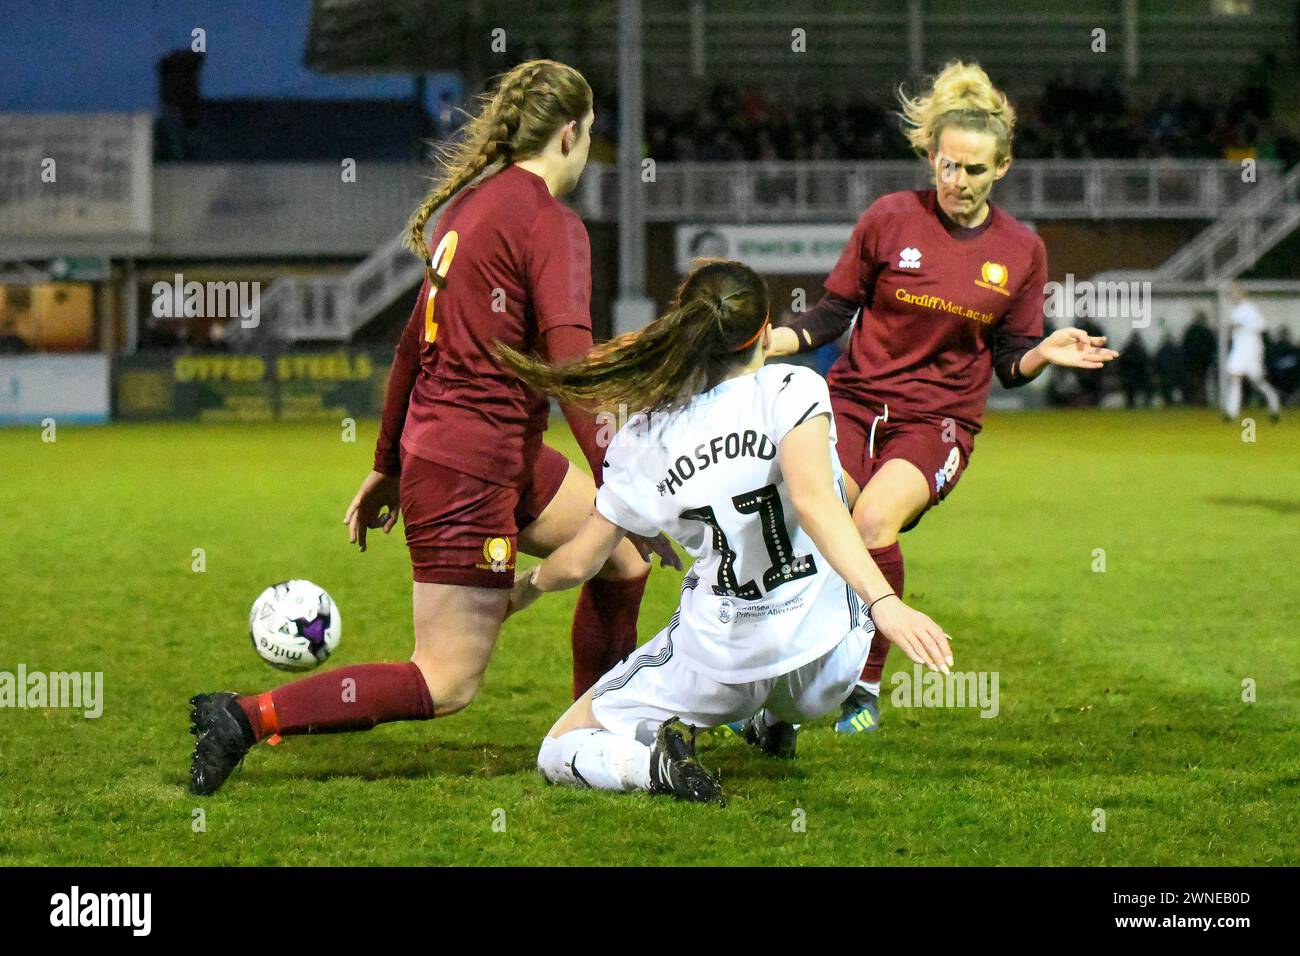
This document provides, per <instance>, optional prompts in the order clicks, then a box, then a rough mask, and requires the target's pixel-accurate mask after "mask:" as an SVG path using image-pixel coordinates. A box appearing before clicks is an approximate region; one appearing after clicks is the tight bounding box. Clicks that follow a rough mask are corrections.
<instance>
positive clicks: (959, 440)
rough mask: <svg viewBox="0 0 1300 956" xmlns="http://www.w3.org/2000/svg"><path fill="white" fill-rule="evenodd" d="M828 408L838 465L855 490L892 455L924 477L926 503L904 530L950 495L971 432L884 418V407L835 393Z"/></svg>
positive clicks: (967, 453)
mask: <svg viewBox="0 0 1300 956" xmlns="http://www.w3.org/2000/svg"><path fill="white" fill-rule="evenodd" d="M831 409H832V410H833V411H834V412H835V433H836V436H837V439H838V440H837V443H836V449H837V451H838V452H839V456H840V467H842V468H843V469H844V470H845V471H846V472H847V473H848V474H849V476H850V477H852V479H853V480H854V481H856V482H857V483H858V487H859V488H866V487H867V482H868V481H870V480H871V476H872V475H874V474H875V473H876V472H877V471H879V470H880V467H881V466H882V465H884V463H885V462H887V461H889V460H891V459H893V458H901V459H902V460H903V461H906V462H910V463H911V464H913V465H915V466H916V468H917V469H918V470H920V472H921V474H923V475H924V476H925V481H926V485H927V486H928V487H929V489H930V503H929V504H928V505H926V507H925V510H924V511H922V512H921V514H919V515H917V516H916V517H915V518H914V519H913V520H912V521H911V522H910V523H909V524H908V525H907V526H906V527H904V528H903V529H902V530H903V531H910V530H912V529H913V528H915V527H916V526H917V524H918V523H919V522H920V520H921V517H922V516H923V515H924V514H925V512H926V511H929V510H930V509H931V508H933V507H935V506H936V505H938V504H939V502H941V501H943V499H944V498H946V497H948V494H949V492H951V491H952V489H953V486H954V485H956V484H957V482H958V481H959V480H960V479H961V476H962V474H963V473H964V472H965V471H966V463H967V462H968V461H969V460H970V456H971V453H972V452H973V451H974V450H975V436H974V435H973V434H971V432H969V431H967V430H966V429H965V428H963V427H962V426H961V425H959V424H957V423H956V422H952V421H950V422H947V423H946V424H937V423H932V422H894V421H884V419H883V411H884V410H883V409H879V410H877V409H871V408H867V407H866V406H864V405H862V404H860V403H858V402H855V401H851V400H849V399H845V398H841V397H840V396H838V395H832V396H831ZM878 416H880V417H879V419H878ZM873 424H874V425H875V430H876V433H875V437H874V441H873V439H872V434H871V429H872V425H873Z"/></svg>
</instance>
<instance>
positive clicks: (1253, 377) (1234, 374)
mask: <svg viewBox="0 0 1300 956" xmlns="http://www.w3.org/2000/svg"><path fill="white" fill-rule="evenodd" d="M1232 300H1233V301H1234V302H1235V303H1236V305H1234V306H1233V307H1232V347H1231V348H1229V349H1228V360H1227V362H1226V363H1225V365H1224V371H1226V372H1227V373H1228V395H1227V398H1226V400H1225V403H1224V406H1223V413H1224V415H1225V417H1226V418H1227V419H1228V420H1229V421H1236V420H1237V418H1238V417H1239V416H1240V415H1241V390H1242V380H1243V379H1250V384H1252V385H1254V386H1255V388H1257V389H1259V393H1260V394H1261V395H1263V396H1264V401H1266V402H1268V414H1269V417H1270V418H1272V419H1273V421H1277V420H1278V418H1279V417H1280V414H1281V402H1280V401H1279V399H1278V395H1277V390H1276V389H1275V388H1273V386H1272V385H1270V384H1268V379H1267V378H1265V377H1264V329H1265V328H1267V326H1266V324H1265V322H1264V316H1263V315H1261V314H1260V311H1259V308H1258V307H1257V306H1256V305H1255V303H1254V302H1251V301H1250V300H1249V299H1247V298H1246V290H1245V289H1243V288H1242V287H1241V286H1240V285H1238V284H1237V283H1235V282H1234V283H1233V284H1232Z"/></svg>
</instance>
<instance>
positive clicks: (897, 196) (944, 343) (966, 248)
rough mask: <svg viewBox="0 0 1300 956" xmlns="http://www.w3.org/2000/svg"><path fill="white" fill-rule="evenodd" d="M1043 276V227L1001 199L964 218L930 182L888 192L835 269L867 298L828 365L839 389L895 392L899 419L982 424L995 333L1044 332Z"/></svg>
mask: <svg viewBox="0 0 1300 956" xmlns="http://www.w3.org/2000/svg"><path fill="white" fill-rule="evenodd" d="M1046 282H1047V252H1046V250H1045V249H1044V247H1043V241H1042V239H1040V238H1039V237H1038V235H1037V234H1036V233H1034V232H1033V231H1032V230H1030V229H1029V228H1028V227H1027V226H1025V225H1024V224H1023V223H1021V222H1019V221H1017V220H1016V219H1014V218H1013V217H1012V216H1009V215H1007V214H1006V213H1005V212H1003V211H1002V210H1000V209H998V208H996V207H994V206H992V205H990V206H989V214H988V216H987V217H986V218H985V220H984V222H983V223H981V224H980V225H979V226H976V227H974V228H971V229H965V228H962V227H960V226H956V225H955V224H954V223H952V222H951V220H948V219H947V217H946V216H944V215H943V212H942V210H940V209H939V208H938V207H937V202H936V197H935V192H934V190H932V189H926V190H915V191H909V192H898V193H891V194H889V195H887V196H882V197H881V198H880V199H878V200H877V201H876V202H874V203H872V205H871V207H870V208H869V209H867V211H866V212H865V213H863V214H862V218H860V219H859V220H858V223H857V225H856V226H855V227H854V229H853V235H852V237H851V238H850V239H849V242H848V244H847V245H846V246H845V247H844V251H843V252H842V253H841V254H840V259H839V262H837V263H836V264H835V268H834V270H833V271H832V272H831V274H830V277H829V278H828V279H827V280H826V290H827V292H829V293H831V294H833V295H836V296H839V297H841V298H843V299H846V300H849V301H851V302H852V303H854V304H856V305H859V306H861V308H862V313H861V315H860V316H859V317H858V323H857V325H856V326H855V327H854V329H853V334H852V335H851V336H850V338H849V346H848V348H847V349H846V350H845V352H844V354H843V355H842V356H840V358H839V360H838V361H836V363H835V364H834V365H833V366H832V367H831V370H830V373H829V375H828V376H827V379H828V381H829V383H830V389H831V392H832V394H835V395H838V396H840V397H843V398H846V399H848V400H850V401H854V402H858V403H860V404H863V405H866V406H867V407H868V408H872V409H880V408H881V407H882V406H883V405H886V404H887V405H888V406H889V419H890V421H923V422H941V421H942V420H943V419H945V418H952V419H953V420H954V421H956V422H957V423H958V424H960V425H962V426H963V427H965V428H968V429H970V430H971V431H972V432H978V431H979V429H980V421H981V419H982V418H983V415H984V403H985V400H986V399H987V397H988V391H989V380H990V378H991V375H992V368H993V356H992V350H993V348H994V345H995V339H997V338H999V337H1002V338H1006V339H1012V340H1020V339H1024V340H1033V339H1038V338H1041V337H1042V335H1043V305H1044V298H1045V296H1046V291H1045V288H1044V286H1045V284H1046ZM1030 344H1032V342H1031V343H1030Z"/></svg>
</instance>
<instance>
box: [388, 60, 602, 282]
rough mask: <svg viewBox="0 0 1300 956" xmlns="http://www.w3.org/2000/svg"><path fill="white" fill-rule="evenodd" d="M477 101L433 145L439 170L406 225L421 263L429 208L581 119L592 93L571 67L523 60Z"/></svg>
mask: <svg viewBox="0 0 1300 956" xmlns="http://www.w3.org/2000/svg"><path fill="white" fill-rule="evenodd" d="M478 102H479V111H478V113H477V114H476V115H474V116H471V117H470V120H469V122H468V123H466V124H465V127H464V129H463V130H461V134H460V136H459V137H458V138H457V139H456V140H455V141H454V142H451V143H446V144H442V145H440V146H439V147H437V162H438V165H439V166H440V167H441V172H440V173H439V174H438V176H437V177H435V179H434V186H433V189H431V190H430V191H429V194H428V195H427V196H425V197H424V200H423V201H422V202H421V203H420V205H419V207H418V208H417V209H416V210H415V212H414V213H413V214H412V216H411V219H410V221H409V222H408V223H407V237H406V246H407V248H409V249H410V250H411V251H412V252H414V253H415V254H416V255H417V256H419V257H420V258H421V259H423V260H424V261H425V262H426V263H427V262H428V261H429V247H428V245H427V243H426V242H425V238H424V227H425V224H426V223H428V221H429V218H430V217H431V216H432V215H433V214H434V212H436V211H437V210H438V208H439V207H441V206H442V205H443V204H444V203H445V202H447V200H449V199H451V197H452V196H454V195H456V193H457V192H459V191H460V190H461V189H462V188H464V187H465V186H467V185H468V184H469V183H471V182H473V181H474V180H475V179H476V178H478V177H479V176H480V175H482V174H483V172H484V171H486V170H491V173H495V172H497V171H498V170H499V169H500V168H503V167H505V166H506V165H508V164H509V163H513V162H514V161H515V160H518V159H525V158H527V157H529V156H533V155H536V154H537V153H539V152H541V151H542V148H543V147H545V146H546V143H547V142H548V141H549V140H550V138H551V137H552V136H553V135H554V134H555V131H556V130H557V129H559V128H560V127H561V126H563V125H564V124H565V123H568V122H569V121H571V120H577V121H578V122H582V120H583V118H584V117H586V115H587V113H589V112H590V111H591V107H592V95H591V87H590V86H588V85H587V81H586V80H585V79H584V78H583V76H582V74H581V73H579V72H578V71H577V70H575V69H574V68H573V67H571V66H567V65H565V64H563V63H557V62H556V61H554V60H528V61H527V62H525V63H520V64H519V65H518V66H516V67H515V68H514V69H513V70H511V71H510V72H508V73H506V74H504V75H502V76H500V77H499V78H498V82H497V85H496V88H495V90H492V91H489V92H487V93H483V94H481V95H480V96H479V98H478ZM492 167H497V169H493V168H492ZM491 173H489V175H490V174H491Z"/></svg>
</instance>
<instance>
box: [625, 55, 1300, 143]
mask: <svg viewBox="0 0 1300 956" xmlns="http://www.w3.org/2000/svg"><path fill="white" fill-rule="evenodd" d="M1013 102H1014V103H1015V105H1016V108H1017V110H1018V113H1019V119H1018V122H1017V126H1016V140H1015V147H1014V148H1015V153H1016V155H1017V156H1019V157H1021V158H1025V159H1051V158H1056V159H1090V158H1101V157H1104V158H1109V159H1143V158H1159V157H1176V158H1180V159H1192V158H1216V157H1219V158H1227V159H1238V158H1244V157H1245V156H1253V157H1255V158H1259V159H1279V160H1282V161H1283V162H1284V163H1285V164H1286V165H1288V166H1289V165H1291V164H1293V163H1295V162H1297V161H1300V141H1297V139H1296V138H1295V137H1294V136H1292V135H1290V134H1289V133H1287V132H1286V131H1285V129H1284V127H1283V125H1282V124H1280V123H1279V122H1278V121H1277V118H1276V117H1275V115H1274V102H1273V96H1272V92H1271V89H1270V86H1269V84H1268V83H1267V82H1265V81H1264V80H1263V79H1262V78H1261V77H1260V76H1259V75H1258V71H1253V72H1252V74H1251V75H1250V76H1248V77H1247V78H1246V79H1245V80H1244V81H1243V82H1242V83H1241V84H1240V85H1239V86H1237V88H1235V89H1234V90H1232V91H1231V92H1229V93H1227V94H1226V95H1221V96H1213V97H1212V96H1196V95H1193V94H1191V93H1188V92H1186V91H1177V92H1176V91H1172V90H1165V91H1161V92H1157V93H1155V94H1154V96H1151V97H1150V98H1149V99H1148V100H1147V102H1146V103H1144V104H1139V103H1136V102H1134V100H1133V97H1132V95H1131V94H1130V93H1129V92H1126V91H1125V89H1123V88H1122V87H1121V86H1120V85H1119V84H1117V83H1116V82H1115V81H1114V80H1113V79H1111V78H1109V77H1099V78H1098V77H1094V78H1091V79H1088V78H1080V77H1071V76H1061V77H1058V78H1055V79H1053V80H1051V81H1049V82H1048V83H1047V84H1045V85H1044V86H1043V88H1042V91H1041V93H1040V94H1039V95H1038V96H1036V97H1035V96H1015V97H1013ZM895 109H896V104H895V103H894V102H893V101H892V100H887V99H883V98H871V97H867V96H863V95H855V96H851V97H848V98H845V99H843V100H839V101H830V100H823V101H821V102H819V103H816V104H803V105H791V104H787V103H782V102H780V101H778V100H775V99H773V98H769V97H767V96H765V95H763V94H762V93H758V92H739V91H737V90H735V89H734V88H732V87H730V86H728V85H726V84H718V85H717V86H715V87H714V88H713V90H712V91H711V92H710V94H709V95H708V96H707V97H706V98H705V100H704V102H703V103H701V104H699V105H698V106H695V107H691V108H687V109H682V110H671V109H661V108H652V109H648V110H647V112H646V141H647V150H648V154H649V155H650V156H654V157H656V158H657V159H661V160H666V161H673V160H679V161H688V160H696V161H706V162H727V161H738V160H746V161H756V160H856V159H906V158H908V157H909V156H910V155H911V154H910V153H909V152H908V148H907V145H906V142H905V141H904V139H903V137H902V135H901V134H900V132H899V120H898V117H897V116H896V115H895V112H894V111H895Z"/></svg>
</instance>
